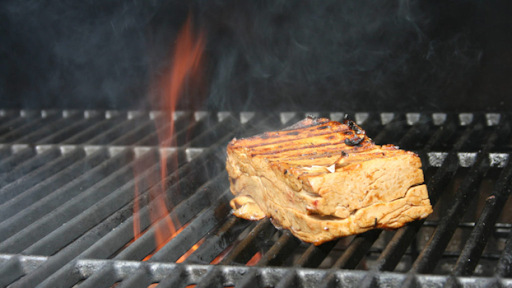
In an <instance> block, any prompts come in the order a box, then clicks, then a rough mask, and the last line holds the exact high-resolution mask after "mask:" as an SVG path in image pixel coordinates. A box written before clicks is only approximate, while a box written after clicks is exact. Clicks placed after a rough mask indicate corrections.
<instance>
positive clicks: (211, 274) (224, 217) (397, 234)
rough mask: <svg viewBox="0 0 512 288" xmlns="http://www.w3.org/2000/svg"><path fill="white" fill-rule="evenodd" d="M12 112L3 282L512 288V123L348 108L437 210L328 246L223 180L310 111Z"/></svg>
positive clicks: (2, 119)
mask: <svg viewBox="0 0 512 288" xmlns="http://www.w3.org/2000/svg"><path fill="white" fill-rule="evenodd" d="M0 112H1V113H0V143H2V144H1V146H0V172H1V174H0V187H1V188H0V253H1V254H0V286H8V285H11V287H32V286H36V285H40V286H41V287H75V286H79V287H113V286H116V287H148V286H151V287H153V286H156V285H158V287H186V286H187V285H196V287H230V286H236V287H257V286H259V287H350V286H355V285H358V286H360V287H378V286H386V285H388V286H398V287H400V286H403V287H413V286H418V287H419V286H427V287H443V286H446V287H452V286H453V287H455V286H457V285H462V286H467V287H480V286H488V287H491V286H496V285H499V284H501V285H503V286H504V287H508V286H512V279H509V278H508V277H510V276H511V275H510V272H511V271H510V263H509V262H510V259H511V255H512V245H511V243H512V241H509V242H507V239H508V238H509V237H510V236H509V235H510V231H511V227H512V219H511V218H510V217H511V216H510V215H511V213H510V211H511V210H512V203H510V201H508V196H509V193H510V180H511V176H512V165H511V164H509V161H508V160H509V157H510V153H509V151H510V149H511V145H512V142H511V140H510V139H511V136H512V135H511V127H510V115H507V114H485V113H462V114H450V113H448V114H444V113H434V114H431V113H422V114H420V113H352V112H349V113H348V115H349V117H350V118H352V119H354V120H355V121H356V122H357V123H358V124H360V125H361V126H362V127H363V128H364V129H365V130H367V133H368V135H371V136H373V139H374V140H375V142H377V143H395V144H397V145H399V146H400V147H401V148H404V149H408V150H413V151H416V152H417V153H418V154H419V155H420V157H421V158H422V160H423V166H424V170H425V176H426V183H427V185H428V189H429V194H430V199H431V201H432V204H433V205H434V213H433V214H432V215H431V216H429V218H428V219H426V220H425V221H420V222H413V223H411V224H409V225H406V226H405V227H403V228H400V229H398V230H396V231H382V230H372V231H369V232H366V233H363V234H361V235H358V236H352V237H347V238H342V239H339V240H336V241H332V242H328V243H325V244H323V245H321V246H318V247H316V246H313V245H310V244H306V243H302V242H300V241H298V240H297V239H296V238H294V237H293V236H292V235H291V234H290V233H289V232H288V231H279V230H276V229H275V228H274V227H273V226H272V224H271V223H270V221H268V220H267V219H264V220H261V221H257V222H250V221H246V220H243V219H239V218H237V217H235V216H233V215H231V208H230V207H229V200H230V199H231V198H232V195H231V193H230V192H229V182H228V178H227V174H226V172H225V168H224V166H225V148H226V144H227V143H228V142H229V141H230V140H231V139H232V138H233V137H244V136H249V135H254V134H256V133H260V132H263V131H268V130H276V129H280V128H283V127H286V126H289V125H290V124H293V123H295V122H297V121H298V120H300V119H303V118H304V117H305V113H296V112H283V113H257V112H256V113H253V112H242V113H237V112H209V111H176V112H174V113H170V112H160V111H154V112H139V111H131V112H120V111H50V110H44V111H28V110H21V111H13V110H2V111H0ZM307 114H313V115H316V116H321V117H328V118H331V119H333V120H340V119H342V118H343V117H344V115H345V113H343V112H332V113H307ZM169 119H173V124H174V125H175V128H174V132H173V133H172V134H165V133H164V134H162V133H160V132H159V130H161V129H169V125H170V123H169ZM161 135H166V137H169V138H164V139H162V136H161ZM162 143H167V144H166V145H162Z"/></svg>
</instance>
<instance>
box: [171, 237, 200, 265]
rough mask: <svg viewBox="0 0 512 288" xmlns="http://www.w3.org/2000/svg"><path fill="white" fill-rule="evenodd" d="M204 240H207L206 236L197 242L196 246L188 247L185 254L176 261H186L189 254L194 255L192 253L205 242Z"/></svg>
mask: <svg viewBox="0 0 512 288" xmlns="http://www.w3.org/2000/svg"><path fill="white" fill-rule="evenodd" d="M204 240H206V239H205V238H203V239H201V240H199V241H198V242H197V243H196V244H194V246H192V248H190V249H188V251H187V252H185V254H183V256H181V257H180V259H178V260H177V261H176V263H182V262H183V261H185V260H186V259H187V258H188V256H190V255H192V253H194V252H195V251H196V250H197V248H199V246H201V244H203V242H204Z"/></svg>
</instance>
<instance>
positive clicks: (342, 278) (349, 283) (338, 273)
mask: <svg viewBox="0 0 512 288" xmlns="http://www.w3.org/2000/svg"><path fill="white" fill-rule="evenodd" d="M7 257H9V258H10V259H9V260H11V259H12V258H17V260H18V262H19V263H20V265H25V263H27V262H28V261H33V262H36V263H37V262H41V261H45V260H42V259H37V258H36V259H33V260H32V259H31V258H27V257H25V258H21V257H19V256H12V255H10V256H7ZM36 265H37V264H36ZM39 265H40V264H39ZM105 267H110V268H109V269H112V270H113V271H114V272H113V273H114V274H115V275H117V276H118V277H119V280H121V279H125V278H126V277H127V276H128V275H131V274H133V273H134V271H137V270H138V269H140V268H143V269H144V270H146V271H147V272H148V273H147V277H149V279H150V281H151V282H157V283H158V282H159V283H160V284H159V286H158V287H160V285H163V284H165V285H166V286H164V287H183V286H185V285H188V284H192V283H200V282H202V281H203V280H205V277H209V276H208V275H209V274H210V273H209V272H210V271H215V270H217V271H220V276H221V285H223V286H233V285H236V286H237V287H238V284H240V283H241V280H242V277H243V276H244V275H247V274H248V273H252V272H251V271H255V270H258V271H259V272H258V273H259V275H260V276H259V277H258V279H259V280H258V281H260V282H259V283H257V282H254V283H253V286H251V287H269V286H270V287H275V286H276V285H278V281H280V280H281V279H283V277H284V275H289V274H290V273H289V272H291V271H295V273H296V277H297V281H298V283H300V285H299V287H304V288H309V287H317V286H315V285H318V283H319V281H320V280H321V279H322V278H325V277H326V276H327V274H333V275H334V277H333V279H336V281H337V282H335V283H333V284H335V285H333V286H331V287H353V286H354V284H357V282H358V281H359V280H360V279H362V278H363V277H364V276H365V275H367V274H368V273H369V272H366V271H348V270H318V269H301V270H295V269H294V268H280V267H271V268H259V269H255V268H254V267H244V266H216V267H215V266H207V265H195V264H189V265H184V264H175V263H144V262H135V261H115V260H86V259H84V260H79V261H77V262H76V264H75V271H77V273H79V274H80V275H81V276H80V278H90V277H93V275H95V274H96V273H97V272H98V271H100V270H102V269H105ZM214 267H215V269H213V268H214ZM22 269H23V268H22ZM217 273H219V272H214V273H212V274H217ZM176 274H178V275H180V274H181V276H180V277H179V279H181V281H179V282H175V284H176V283H177V284H178V285H175V286H170V285H169V284H170V283H169V281H168V280H169V279H170V278H167V277H169V276H171V275H172V276H174V275H176ZM210 275H211V274H210ZM217 275H218V274H217ZM404 278H405V275H404V274H401V273H390V272H388V273H382V274H379V276H378V282H379V283H385V284H386V285H388V286H396V285H398V284H400V282H401V281H403V279H404ZM175 279H178V277H176V278H175ZM447 279H448V277H447V276H436V275H418V276H417V278H416V281H417V283H418V285H420V286H423V287H442V286H443V285H444V284H445V283H446V281H447ZM455 279H456V280H457V282H459V283H460V284H461V285H462V286H464V287H491V286H489V285H492V284H495V283H496V279H494V278H481V277H456V278H455ZM124 281H126V280H123V282H124ZM146 283H147V282H146ZM146 283H144V284H146ZM258 284H259V285H258ZM499 284H501V285H502V287H512V280H510V279H501V280H500V281H499ZM180 285H181V286H180ZM100 287H101V286H100Z"/></svg>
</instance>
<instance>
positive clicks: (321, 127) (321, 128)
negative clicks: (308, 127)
mask: <svg viewBox="0 0 512 288" xmlns="http://www.w3.org/2000/svg"><path fill="white" fill-rule="evenodd" d="M327 128H331V126H320V127H318V128H316V129H317V130H324V129H327Z"/></svg>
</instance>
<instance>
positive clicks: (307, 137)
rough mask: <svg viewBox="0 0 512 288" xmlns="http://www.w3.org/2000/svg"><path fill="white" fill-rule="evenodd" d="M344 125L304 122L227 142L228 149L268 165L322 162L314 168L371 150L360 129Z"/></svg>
mask: <svg viewBox="0 0 512 288" xmlns="http://www.w3.org/2000/svg"><path fill="white" fill-rule="evenodd" d="M348 123H350V125H348V124H341V123H339V122H335V121H328V120H327V119H325V118H320V119H315V120H314V119H312V118H306V119H305V120H303V121H301V122H299V123H298V124H296V125H294V126H292V127H295V128H296V129H286V130H281V131H276V132H266V133H263V134H260V135H257V136H254V137H250V138H246V139H240V140H237V141H236V142H231V143H230V145H233V146H234V147H236V146H238V147H244V148H246V149H248V150H249V151H250V154H251V157H264V158H266V159H269V160H270V161H278V160H280V159H287V161H306V162H307V160H315V161H318V160H319V159H322V158H326V159H324V160H325V161H321V162H320V163H319V162H315V165H324V164H325V165H327V164H329V163H333V162H334V160H337V159H339V158H340V157H345V156H346V155H348V154H350V153H355V152H360V151H363V150H368V149H371V147H372V146H373V143H372V141H371V139H370V138H368V137H367V136H366V135H364V134H361V131H362V129H361V128H359V127H358V126H357V125H356V124H354V123H353V122H352V121H349V122H348ZM290 128H291V127H290ZM357 134H359V135H357ZM340 151H342V152H343V153H341V152H340ZM323 162H326V163H323ZM297 164H299V163H297ZM300 164H303V165H307V163H300Z"/></svg>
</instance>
